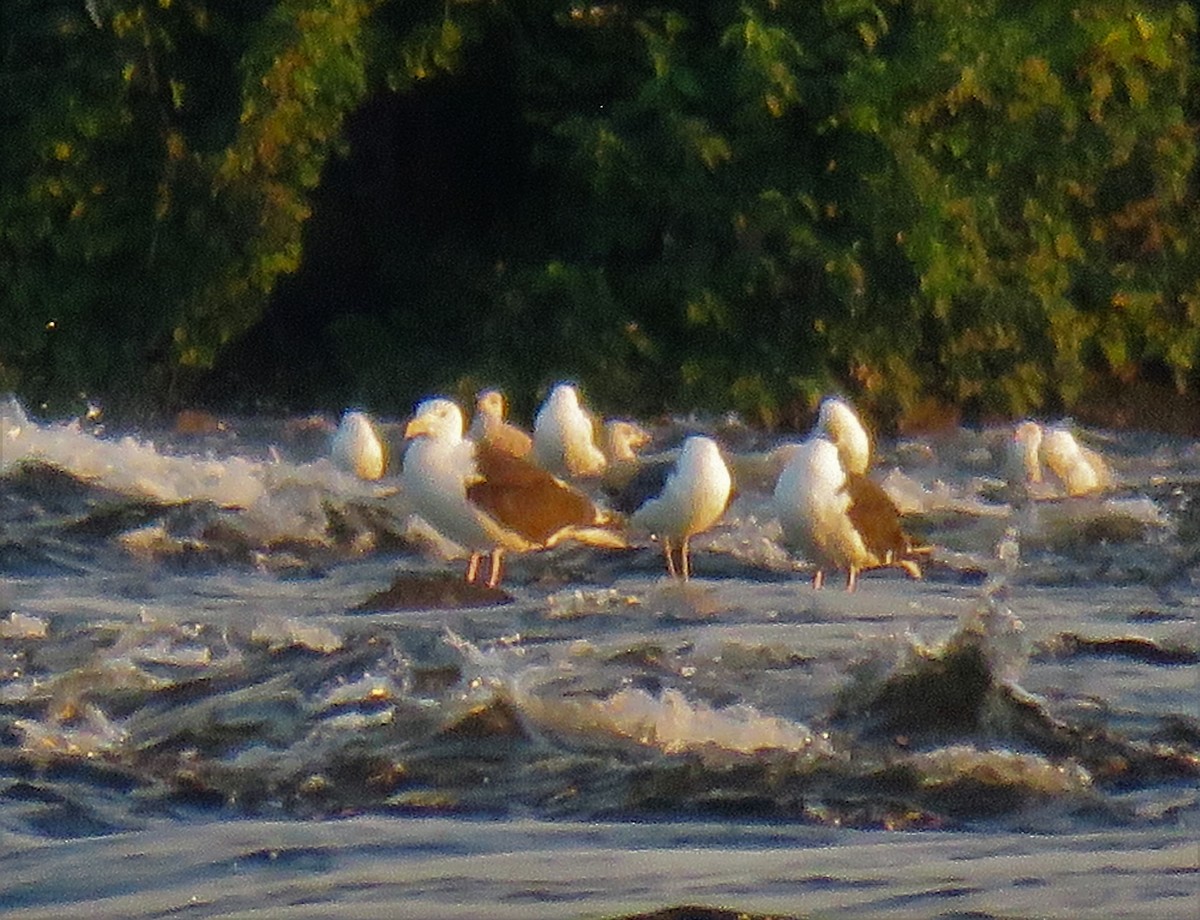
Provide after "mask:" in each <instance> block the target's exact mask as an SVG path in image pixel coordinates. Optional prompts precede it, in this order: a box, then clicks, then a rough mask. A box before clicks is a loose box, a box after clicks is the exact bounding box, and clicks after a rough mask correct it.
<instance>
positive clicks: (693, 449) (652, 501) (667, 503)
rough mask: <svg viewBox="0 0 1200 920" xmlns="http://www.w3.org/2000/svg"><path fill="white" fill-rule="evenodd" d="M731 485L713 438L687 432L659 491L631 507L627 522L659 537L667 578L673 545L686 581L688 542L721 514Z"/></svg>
mask: <svg viewBox="0 0 1200 920" xmlns="http://www.w3.org/2000/svg"><path fill="white" fill-rule="evenodd" d="M732 487H733V482H732V479H731V478H730V475H729V468H728V467H727V466H726V465H725V461H724V459H722V457H721V451H720V449H719V448H718V447H717V444H716V442H715V441H713V440H712V439H711V438H706V437H702V436H694V437H690V438H688V439H687V440H686V441H684V443H683V450H682V451H681V452H680V454H679V459H678V460H676V462H675V464H674V467H673V468H672V469H671V471H670V473H669V474H668V475H667V476H666V479H665V481H664V482H663V483H662V486H661V490H659V491H657V493H656V494H653V495H652V496H650V497H648V498H647V499H645V500H644V501H643V502H641V503H640V505H639V506H638V508H637V509H636V510H635V511H634V512H633V515H632V517H631V518H630V523H631V524H632V525H633V526H634V527H637V528H640V529H642V530H645V531H647V532H648V533H651V534H654V535H656V536H657V537H658V538H659V539H660V540H662V544H663V553H664V555H665V556H666V560H667V571H668V572H669V573H670V574H671V577H672V578H674V577H675V575H676V570H675V561H674V559H673V558H672V556H671V553H672V548H673V546H674V545H675V544H678V546H679V556H680V574H681V575H682V577H683V579H684V580H685V581H686V580H687V579H688V578H689V577H690V574H691V566H690V563H689V546H688V544H689V541H690V540H691V538H692V537H693V536H695V535H696V534H698V533H702V532H703V531H705V530H708V529H709V528H710V527H712V526H713V525H714V524H716V523H717V521H719V520H720V519H721V515H723V514H724V513H725V508H726V506H728V504H729V495H730V491H731V489H732Z"/></svg>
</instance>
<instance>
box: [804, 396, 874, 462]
mask: <svg viewBox="0 0 1200 920" xmlns="http://www.w3.org/2000/svg"><path fill="white" fill-rule="evenodd" d="M817 430H818V431H820V432H823V433H824V434H825V435H827V436H828V437H829V440H831V441H832V442H833V443H834V444H835V445H836V446H837V449H838V453H839V454H840V455H841V458H842V466H843V467H844V468H845V469H847V470H849V471H850V472H851V473H859V474H864V473H866V472H867V469H868V468H869V467H870V466H871V436H870V435H868V434H867V429H866V428H864V427H863V423H862V421H861V420H860V419H859V417H858V413H856V412H855V411H854V409H853V408H852V407H851V405H850V403H848V402H846V400H844V399H842V398H840V397H838V396H827V397H825V399H823V400H822V401H821V409H820V412H819V413H818V415H817Z"/></svg>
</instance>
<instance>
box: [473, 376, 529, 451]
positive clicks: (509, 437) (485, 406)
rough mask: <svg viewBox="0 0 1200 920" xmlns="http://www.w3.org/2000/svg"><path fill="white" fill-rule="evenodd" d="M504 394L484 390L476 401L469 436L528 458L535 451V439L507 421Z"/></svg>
mask: <svg viewBox="0 0 1200 920" xmlns="http://www.w3.org/2000/svg"><path fill="white" fill-rule="evenodd" d="M506 411H507V410H506V406H505V404H504V394H503V393H501V392H500V391H499V390H483V391H482V392H481V393H480V394H479V396H478V397H477V398H476V400H475V417H474V418H473V419H472V420H471V430H470V432H469V435H470V437H471V439H472V440H474V441H483V442H486V443H488V444H491V445H493V446H495V447H498V448H499V449H500V450H503V451H505V452H506V453H509V454H512V455H513V456H514V457H527V456H529V452H530V451H531V450H532V449H533V439H532V438H531V437H530V436H529V435H528V434H526V433H525V432H524V431H522V430H521V429H520V428H518V427H517V426H516V425H514V424H512V423H511V422H509V421H507V420H506V419H505V414H506Z"/></svg>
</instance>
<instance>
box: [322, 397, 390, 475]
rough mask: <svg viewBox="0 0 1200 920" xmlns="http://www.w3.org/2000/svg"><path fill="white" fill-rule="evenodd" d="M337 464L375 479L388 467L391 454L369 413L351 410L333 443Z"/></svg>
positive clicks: (331, 448)
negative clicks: (385, 449) (388, 452)
mask: <svg viewBox="0 0 1200 920" xmlns="http://www.w3.org/2000/svg"><path fill="white" fill-rule="evenodd" d="M329 452H330V457H331V459H332V460H333V462H334V464H335V465H336V466H338V467H340V468H342V469H344V470H346V471H347V472H349V473H353V474H354V475H355V476H357V477H358V478H359V479H367V480H375V479H381V478H382V477H383V474H384V471H385V470H386V469H387V455H386V453H385V451H384V448H383V442H382V441H380V439H379V435H378V434H377V433H376V431H375V426H374V425H372V424H371V420H370V419H369V418H368V417H367V415H366V413H363V412H356V411H347V412H345V413H343V414H342V420H341V423H340V424H339V425H338V427H337V431H335V432H334V435H333V441H332V443H331V444H330V450H329Z"/></svg>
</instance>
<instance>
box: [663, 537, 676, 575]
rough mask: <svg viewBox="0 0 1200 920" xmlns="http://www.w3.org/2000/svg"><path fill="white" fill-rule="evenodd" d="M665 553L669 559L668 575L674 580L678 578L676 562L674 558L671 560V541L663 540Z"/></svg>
mask: <svg viewBox="0 0 1200 920" xmlns="http://www.w3.org/2000/svg"><path fill="white" fill-rule="evenodd" d="M663 553H664V554H665V555H666V557H667V574H668V575H670V576H671V577H672V578H676V577H677V576H676V574H675V560H674V559H673V558H671V541H670V540H663Z"/></svg>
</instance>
